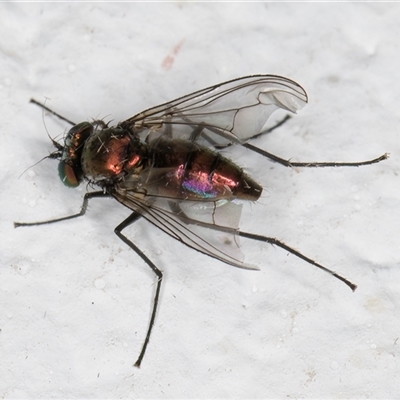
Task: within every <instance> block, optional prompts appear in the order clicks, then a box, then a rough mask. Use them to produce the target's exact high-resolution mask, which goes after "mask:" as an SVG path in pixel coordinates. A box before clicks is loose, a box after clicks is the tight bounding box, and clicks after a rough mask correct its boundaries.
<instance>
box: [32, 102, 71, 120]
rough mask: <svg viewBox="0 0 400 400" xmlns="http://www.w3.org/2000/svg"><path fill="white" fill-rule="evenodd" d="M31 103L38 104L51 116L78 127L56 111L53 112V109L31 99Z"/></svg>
mask: <svg viewBox="0 0 400 400" xmlns="http://www.w3.org/2000/svg"><path fill="white" fill-rule="evenodd" d="M30 103H33V104H36V105H37V106H39V107H40V108H42V109H43V110H46V111H47V112H49V113H50V114H53V115H55V116H56V117H57V118H59V119H61V120H62V121H65V122H68V123H69V124H70V125H72V126H74V125H76V123H75V122H72V121H70V120H69V119H67V118H65V117H63V116H62V115H60V114H58V113H56V112H55V111H53V110H52V109H51V108H49V107H46V106H45V105H44V104H42V103H40V102H39V101H37V100H35V99H31V100H30Z"/></svg>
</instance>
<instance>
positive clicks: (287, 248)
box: [239, 231, 357, 292]
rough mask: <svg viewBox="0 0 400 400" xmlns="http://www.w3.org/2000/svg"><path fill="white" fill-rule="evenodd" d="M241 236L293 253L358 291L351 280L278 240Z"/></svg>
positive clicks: (257, 236)
mask: <svg viewBox="0 0 400 400" xmlns="http://www.w3.org/2000/svg"><path fill="white" fill-rule="evenodd" d="M239 236H242V237H245V238H248V239H253V240H258V241H260V242H266V243H270V244H272V245H276V246H278V247H280V248H282V249H284V250H286V251H288V252H289V253H292V254H293V255H295V256H296V257H299V258H301V259H302V260H304V261H306V262H308V263H309V264H311V265H314V266H316V267H318V268H320V269H322V270H323V271H325V272H328V273H329V274H331V275H333V276H334V277H335V278H337V279H339V280H340V281H342V282H344V283H345V284H346V285H347V286H348V287H349V288H350V289H351V290H352V291H353V292H354V291H355V290H356V289H357V285H355V284H354V283H352V282H350V281H349V280H347V279H346V278H344V277H343V276H341V275H339V274H337V273H336V272H335V271H332V270H330V269H329V268H326V267H324V266H323V265H321V264H318V263H317V262H316V261H314V260H312V259H311V258H308V257H306V256H305V255H304V254H301V253H300V252H299V251H297V250H295V249H293V248H292V247H289V246H288V245H287V244H285V243H283V242H281V241H280V240H278V239H275V238H271V237H267V236H261V235H255V234H253V233H247V232H240V231H239Z"/></svg>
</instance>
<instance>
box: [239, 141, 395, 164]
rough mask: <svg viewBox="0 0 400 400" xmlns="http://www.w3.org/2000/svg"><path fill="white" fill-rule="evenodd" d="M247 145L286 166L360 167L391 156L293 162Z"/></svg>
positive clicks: (248, 147) (246, 145) (248, 146)
mask: <svg viewBox="0 0 400 400" xmlns="http://www.w3.org/2000/svg"><path fill="white" fill-rule="evenodd" d="M242 146H243V147H246V149H249V150H252V151H254V152H255V153H258V154H261V155H262V156H264V157H267V158H269V159H271V160H273V161H276V162H277V163H279V164H282V165H284V166H285V167H311V168H312V167H360V166H362V165H370V164H376V163H378V162H380V161H383V160H386V159H387V158H388V157H389V154H388V153H385V154H382V155H381V156H380V157H378V158H374V159H373V160H367V161H356V162H292V161H289V160H285V159H283V158H280V157H278V156H276V155H274V154H272V153H269V152H268V151H265V150H263V149H260V148H259V147H256V146H253V145H252V144H250V143H244V144H243V145H242Z"/></svg>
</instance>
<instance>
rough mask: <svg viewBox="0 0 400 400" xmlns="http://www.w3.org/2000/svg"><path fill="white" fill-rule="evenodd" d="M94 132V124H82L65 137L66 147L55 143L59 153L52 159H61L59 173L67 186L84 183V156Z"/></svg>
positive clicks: (55, 153)
mask: <svg viewBox="0 0 400 400" xmlns="http://www.w3.org/2000/svg"><path fill="white" fill-rule="evenodd" d="M93 131H94V126H93V124H91V123H89V122H82V123H80V124H78V125H75V126H74V127H72V128H71V129H70V131H69V132H68V133H67V136H66V137H65V142H64V146H61V145H60V144H58V143H57V144H56V143H54V141H53V143H54V144H55V146H56V147H57V149H58V151H56V152H54V153H53V154H51V155H50V157H51V158H57V159H60V163H59V165H58V173H59V176H60V179H61V181H62V182H63V183H64V185H65V186H68V187H77V186H79V184H80V183H81V182H82V181H83V179H84V177H85V176H84V172H83V169H82V154H83V149H84V145H85V142H86V141H87V140H88V138H89V137H90V136H91V135H92V134H93Z"/></svg>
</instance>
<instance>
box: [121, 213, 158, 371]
mask: <svg viewBox="0 0 400 400" xmlns="http://www.w3.org/2000/svg"><path fill="white" fill-rule="evenodd" d="M140 217H141V216H140V214H138V213H136V212H134V213H132V214H131V215H130V216H129V217H128V218H127V219H125V220H124V221H122V222H121V223H120V224H119V225H118V226H117V227H116V228H115V229H114V232H115V234H116V235H117V236H118V237H119V238H120V239H121V240H122V241H123V242H125V243H126V244H127V245H128V246H129V247H130V248H131V249H132V250H133V251H134V252H135V253H136V254H137V255H138V256H139V257H140V258H141V259H142V260H143V261H144V262H145V263H146V264H147V265H148V266H149V267H150V268H151V269H152V270H153V272H154V273H155V274H156V275H157V288H156V293H155V295H154V301H153V310H152V312H151V317H150V323H149V327H148V329H147V334H146V339H145V340H144V343H143V347H142V351H141V352H140V354H139V358H138V359H137V361H136V362H135V364H134V366H135V367H138V368H140V364H141V363H142V360H143V357H144V354H145V353H146V349H147V345H148V344H149V341H150V335H151V331H152V329H153V325H154V321H155V319H156V313H157V306H158V299H159V297H160V290H161V282H162V278H163V273H162V272H161V271H160V270H159V269H158V268H157V267H156V266H155V264H154V263H153V262H152V261H150V259H149V258H148V257H147V256H146V255H145V254H144V253H143V251H142V250H140V249H139V248H138V247H137V246H136V245H135V244H134V243H132V242H131V241H130V240H129V239H128V238H127V237H126V236H124V235H123V234H122V233H121V231H122V230H123V229H125V228H126V227H127V226H129V225H131V224H133V223H134V222H135V221H137V220H138V219H139V218H140Z"/></svg>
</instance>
